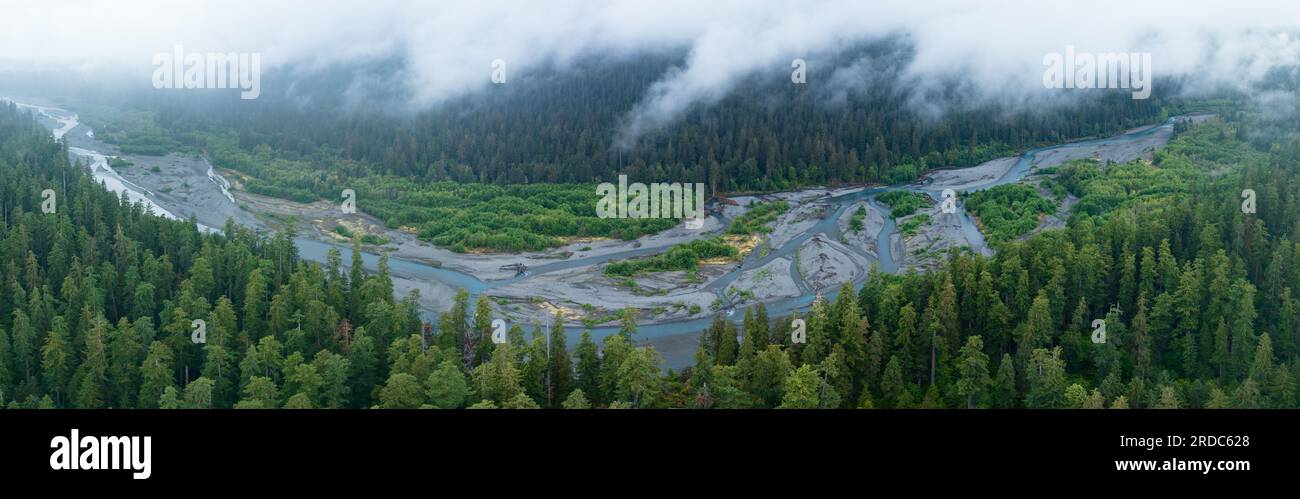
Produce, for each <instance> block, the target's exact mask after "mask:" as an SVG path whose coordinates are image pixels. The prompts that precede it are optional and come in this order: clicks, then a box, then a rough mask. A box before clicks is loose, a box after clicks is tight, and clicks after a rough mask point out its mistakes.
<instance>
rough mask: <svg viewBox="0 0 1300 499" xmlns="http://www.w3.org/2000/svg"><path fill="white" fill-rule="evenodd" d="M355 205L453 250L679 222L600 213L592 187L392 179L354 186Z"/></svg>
mask: <svg viewBox="0 0 1300 499" xmlns="http://www.w3.org/2000/svg"><path fill="white" fill-rule="evenodd" d="M355 185H356V191H357V198H358V201H357V206H358V208H359V209H361V210H363V211H365V212H366V213H369V214H372V215H375V216H377V217H379V218H382V219H384V220H386V221H387V223H388V225H390V226H393V227H398V226H414V227H416V228H417V229H418V230H419V236H420V238H421V239H424V240H427V241H431V242H433V243H434V244H437V245H439V246H443V247H446V248H449V249H451V250H453V251H458V252H462V251H466V250H470V249H489V250H500V251H516V252H517V251H541V250H545V249H547V248H551V247H556V246H562V245H564V244H565V242H566V238H602V237H613V238H619V239H635V238H637V237H640V236H642V235H645V234H653V233H657V232H660V231H663V230H665V229H668V228H670V227H672V226H674V225H677V224H679V223H681V221H680V220H676V219H670V218H600V217H598V216H596V201H597V200H598V199H599V198H600V197H599V196H597V195H596V188H595V186H591V185H576V184H562V185H552V184H519V185H507V186H499V185H491V184H458V183H454V182H439V183H436V184H430V185H426V186H424V187H420V186H417V185H415V184H413V183H411V182H410V181H407V180H401V179H397V178H392V177H369V178H366V179H364V180H362V181H359V182H357V183H356V184H355Z"/></svg>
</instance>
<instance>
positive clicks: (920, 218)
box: [898, 213, 930, 237]
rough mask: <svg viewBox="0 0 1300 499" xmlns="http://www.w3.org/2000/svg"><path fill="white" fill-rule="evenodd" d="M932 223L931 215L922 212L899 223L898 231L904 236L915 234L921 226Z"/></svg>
mask: <svg viewBox="0 0 1300 499" xmlns="http://www.w3.org/2000/svg"><path fill="white" fill-rule="evenodd" d="M929 224H930V215H928V214H926V213H922V214H920V215H917V216H914V217H911V218H908V219H907V220H904V221H903V223H901V224H898V232H899V233H900V234H902V235H904V236H908V237H911V236H915V235H916V233H917V232H918V231H920V230H921V227H925V226H926V225H929Z"/></svg>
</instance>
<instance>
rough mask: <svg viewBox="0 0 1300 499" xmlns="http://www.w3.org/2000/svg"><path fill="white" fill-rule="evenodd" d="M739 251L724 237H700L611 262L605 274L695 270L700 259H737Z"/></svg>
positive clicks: (624, 274)
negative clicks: (645, 254) (655, 251)
mask: <svg viewBox="0 0 1300 499" xmlns="http://www.w3.org/2000/svg"><path fill="white" fill-rule="evenodd" d="M739 254H740V253H739V251H737V250H736V248H733V247H731V246H730V245H728V244H727V243H726V242H724V241H723V240H722V238H718V237H714V238H709V239H698V240H695V241H691V242H689V243H683V244H679V245H677V246H673V247H672V248H671V249H669V250H668V251H666V252H664V253H661V254H658V255H655V256H652V257H648V258H636V259H630V260H623V261H618V262H611V263H610V264H609V265H606V266H605V275H609V276H617V277H631V276H634V275H636V274H639V273H642V272H668V271H673V270H686V271H692V270H695V267H696V266H697V265H698V264H699V261H700V260H709V259H714V258H727V259H735V258H736V257H738V256H739Z"/></svg>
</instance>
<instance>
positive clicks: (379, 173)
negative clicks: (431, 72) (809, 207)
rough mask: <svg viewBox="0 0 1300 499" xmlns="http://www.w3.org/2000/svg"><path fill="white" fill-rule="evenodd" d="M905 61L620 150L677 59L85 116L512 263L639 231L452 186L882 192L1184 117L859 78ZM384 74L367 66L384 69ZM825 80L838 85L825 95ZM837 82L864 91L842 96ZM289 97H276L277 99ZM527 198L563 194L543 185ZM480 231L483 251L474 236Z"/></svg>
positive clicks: (1139, 104)
mask: <svg viewBox="0 0 1300 499" xmlns="http://www.w3.org/2000/svg"><path fill="white" fill-rule="evenodd" d="M909 56H910V55H909V53H908V52H907V49H905V48H899V47H895V46H893V45H890V44H884V45H871V46H867V47H864V48H862V49H861V50H858V51H853V52H851V53H848V54H845V55H842V56H838V57H837V58H835V59H834V60H827V61H819V63H820V64H822V66H820V67H826V68H842V69H841V70H840V71H842V72H839V73H832V72H831V71H832V70H831V69H827V70H826V71H827V73H826V74H819V75H814V79H813V80H812V81H811V82H809V83H808V84H805V85H800V86H796V85H793V84H791V83H790V77H789V76H790V75H789V72H788V71H787V70H785V69H782V68H777V69H779V71H773V72H771V73H765V74H762V75H756V76H752V77H750V78H748V79H747V80H746V81H744V82H741V83H740V84H739V85H738V86H737V89H736V91H735V92H732V93H730V94H728V95H727V96H726V97H724V98H722V99H721V100H720V101H719V102H717V103H713V104H711V105H708V106H697V107H695V108H692V109H691V110H689V111H688V112H687V113H686V114H685V115H684V116H682V117H681V119H680V120H676V121H673V122H671V123H670V124H668V125H667V126H665V127H663V128H661V129H653V130H647V131H645V133H644V134H642V135H639V136H636V137H635V138H629V137H628V136H627V129H626V126H627V123H626V122H627V119H628V117H627V116H628V113H630V112H632V110H634V109H635V108H636V106H637V105H638V103H639V102H641V101H642V100H643V99H645V98H646V96H647V95H648V92H650V88H651V86H652V84H653V83H654V82H655V81H656V80H657V79H659V78H660V77H662V75H664V74H665V73H666V72H669V71H670V69H671V68H673V67H674V66H675V65H680V64H681V63H682V62H683V60H682V57H683V55H682V54H667V55H646V56H643V57H637V58H628V59H612V60H604V59H600V60H593V61H589V62H583V63H579V64H578V67H575V68H569V70H566V71H559V70H542V71H538V72H533V73H527V74H525V75H524V76H519V77H517V78H515V79H512V80H509V82H508V83H506V84H504V85H498V86H493V87H491V88H489V89H486V90H485V91H483V92H479V93H474V94H470V95H467V96H463V97H460V98H456V99H453V100H451V101H448V102H444V103H440V104H439V105H437V106H435V107H433V108H431V109H428V110H423V111H416V110H403V111H391V110H390V112H380V111H378V110H376V109H374V108H373V107H378V106H372V107H364V106H363V107H360V108H358V107H356V106H352V107H349V106H346V105H344V104H342V103H339V102H337V95H339V94H340V93H345V92H343V90H344V89H346V85H342V84H340V83H339V82H335V81H333V80H331V79H330V78H329V77H328V76H320V77H318V78H317V79H316V80H308V81H309V83H303V82H298V81H293V82H292V85H289V82H280V83H279V84H277V83H275V82H269V83H268V90H267V92H266V93H267V95H266V96H264V97H263V98H261V99H259V100H257V101H250V102H240V103H237V104H235V105H231V104H230V103H229V101H227V100H221V99H215V98H211V99H204V98H187V99H173V98H169V97H167V96H158V95H157V94H148V96H147V97H139V98H137V99H132V100H128V101H126V102H123V103H122V104H121V107H122V108H123V109H130V111H111V110H106V109H103V108H100V107H97V106H88V107H87V108H86V111H85V112H83V114H84V115H85V118H86V121H87V123H88V124H90V125H92V126H93V127H94V128H95V130H96V133H97V137H99V138H100V139H102V140H105V141H108V142H110V143H113V144H116V145H117V146H118V147H119V148H120V149H121V150H122V151H123V152H124V153H127V154H162V153H166V152H169V151H176V150H188V151H190V152H193V153H202V154H206V155H207V156H209V157H211V159H212V162H213V163H214V164H215V165H216V166H218V167H219V168H228V169H232V170H235V171H238V172H241V173H243V174H246V175H247V177H246V178H244V182H243V187H244V188H245V189H247V190H248V191H249V192H253V193H257V194H265V195H270V196H275V197H280V198H286V199H292V200H296V201H302V202H309V201H315V200H318V199H327V200H336V199H337V198H338V197H339V192H341V191H342V190H343V189H354V190H355V191H356V192H357V193H358V196H359V197H360V199H362V200H363V201H364V203H363V204H364V205H365V206H364V210H365V211H366V212H367V213H369V214H371V215H375V216H377V217H379V218H380V219H382V220H384V221H386V222H387V223H388V225H389V226H391V227H393V228H396V227H399V226H410V227H416V228H418V229H419V232H420V233H421V235H422V237H423V238H424V239H426V240H429V241H432V242H436V243H437V244H439V245H441V246H444V247H447V248H472V249H489V250H516V251H517V250H520V249H530V250H535V249H540V248H544V247H547V246H556V245H557V244H558V239H555V238H556V237H566V236H575V235H577V236H599V237H628V236H632V237H634V236H635V235H640V234H641V233H642V232H643V231H645V230H647V229H649V228H646V227H631V228H609V227H607V226H608V224H581V225H589V226H591V229H589V230H584V231H582V232H583V233H581V234H578V231H574V230H564V228H563V224H567V223H570V222H572V220H565V219H564V218H565V217H564V216H563V214H562V213H560V211H561V210H552V209H549V208H551V207H547V208H548V210H533V209H531V205H530V209H529V210H528V213H527V214H529V215H533V214H536V215H537V216H536V217H535V218H537V219H542V220H535V219H534V218H529V219H524V217H521V216H511V215H510V214H504V213H499V212H490V213H487V215H489V216H487V217H483V216H480V215H483V214H485V213H484V212H483V210H480V209H479V208H480V206H479V205H478V204H475V200H476V199H479V198H480V195H481V194H484V192H474V193H470V194H471V196H464V195H462V192H460V191H463V190H465V188H464V187H457V184H455V183H453V182H458V183H485V184H502V185H504V184H556V183H561V184H570V183H577V184H581V187H579V188H584V189H585V188H587V187H586V186H587V185H590V184H594V183H599V182H607V181H614V180H616V179H617V178H618V175H619V174H627V175H628V176H629V178H631V179H632V180H633V181H637V180H639V181H646V182H692V183H693V182H700V183H704V184H705V185H706V186H708V187H709V190H710V191H709V192H710V195H712V194H717V193H731V192H740V191H773V190H783V189H792V188H797V187H801V186H809V185H835V184H844V183H886V184H894V183H900V182H907V181H911V180H914V179H916V178H917V177H918V176H920V175H922V174H924V173H925V172H926V171H927V170H928V169H930V168H942V167H955V166H971V165H975V164H978V163H980V162H983V161H986V160H990V159H994V158H997V157H1002V156H1007V155H1011V154H1013V153H1015V152H1016V151H1020V150H1024V149H1026V148H1029V147H1032V146H1037V145H1042V144H1047V143H1059V142H1062V141H1065V140H1068V139H1074V138H1081V137H1090V136H1101V135H1107V134H1114V133H1118V132H1120V131H1123V130H1125V129H1128V128H1132V127H1136V126H1140V125H1145V124H1150V123H1155V122H1160V121H1163V120H1164V119H1165V118H1167V117H1168V116H1170V115H1172V114H1177V113H1179V112H1182V108H1183V104H1182V102H1181V100H1180V99H1177V98H1174V99H1164V98H1161V97H1159V96H1156V97H1154V98H1151V99H1147V100H1133V99H1131V98H1130V97H1129V95H1128V94H1127V93H1125V92H1109V93H1107V92H1103V93H1098V94H1094V95H1093V96H1094V97H1097V98H1095V99H1092V98H1090V99H1084V100H1081V101H1080V102H1079V103H1078V104H1077V105H1070V106H1061V107H1059V108H1054V109H1052V110H1051V112H1039V111H1040V110H1031V109H1019V110H1015V109H1013V110H1009V109H1007V108H1005V107H1003V106H1002V105H1000V104H994V103H988V104H981V103H980V101H979V100H978V99H974V98H969V97H968V96H965V95H964V94H963V91H962V89H961V88H960V87H958V86H954V88H952V89H950V92H949V94H948V95H920V94H918V93H917V92H918V91H916V90H913V89H912V88H911V87H912V85H910V84H909V83H908V82H906V81H900V80H890V79H886V78H884V77H882V76H881V75H880V74H878V71H877V72H873V71H870V70H865V69H856V68H858V67H859V66H857V65H855V64H854V63H855V61H862V60H870V61H874V62H875V63H876V64H880V65H885V66H888V67H893V65H897V64H899V63H900V62H899V61H900V60H903V59H905V58H906V57H909ZM385 68H387V67H386V66H380V67H377V68H372V69H374V70H375V71H385V70H387V71H390V72H391V71H393V69H392V68H387V69H385ZM854 71H859V73H860V74H858V73H854ZM379 74H380V75H387V74H389V73H382V72H381V73H379ZM832 74H834V75H835V76H834V78H833V79H834V81H835V82H839V83H833V82H832V81H829V80H831V79H832ZM816 78H822V80H817V79H816ZM846 80H860V81H864V82H871V83H870V85H866V86H863V87H857V86H845V85H844V84H843V81H846ZM340 85H342V88H340ZM1167 85H1168V86H1169V87H1171V88H1172V87H1176V86H1177V83H1176V82H1168V83H1167ZM290 86H291V87H292V90H293V92H292V94H293V95H292V96H289V97H286V96H284V95H280V94H277V93H276V92H275V90H274V89H276V88H280V89H283V88H285V87H290ZM1160 95H1177V92H1176V91H1173V90H1171V91H1169V92H1164V93H1162V94H1160ZM325 96H330V97H328V98H326V97H325ZM187 97H189V96H187ZM918 101H922V102H926V103H927V104H928V105H931V106H939V107H943V106H949V107H950V109H944V112H942V113H941V114H939V115H934V116H932V115H931V114H929V113H927V112H922V111H918V109H920V108H921V107H922V106H918V105H917V102H918ZM967 101H969V102H967ZM390 104H391V103H390ZM477 190H478V191H487V190H488V189H486V188H485V189H477ZM589 190H591V189H589ZM534 191H544V192H545V194H547V195H555V196H567V195H568V194H570V193H569V192H568V191H567V190H566V189H564V188H558V189H557V188H554V187H547V188H545V189H541V188H539V189H534ZM502 195H513V193H502ZM593 196H594V193H593ZM569 211H574V212H575V213H576V214H577V215H578V216H579V217H583V216H586V215H588V213H586V211H588V210H583V209H575V208H573V207H570V208H569ZM462 215H464V216H462ZM478 220H486V221H488V222H492V223H486V222H485V223H477V222H476V221H478ZM659 230H662V227H660V228H659ZM484 232H491V233H492V234H493V235H494V238H495V239H492V240H488V239H486V238H483V237H479V238H477V239H475V238H473V237H470V235H472V234H482V233H484ZM435 234H437V235H436V236H435ZM537 236H551V237H549V238H546V237H537Z"/></svg>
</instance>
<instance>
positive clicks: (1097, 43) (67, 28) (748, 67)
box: [0, 0, 1300, 142]
mask: <svg viewBox="0 0 1300 499" xmlns="http://www.w3.org/2000/svg"><path fill="white" fill-rule="evenodd" d="M1298 23H1300V4H1295V3H1288V2H1276V1H1258V0H1242V1H1234V2H1213V3H1211V2H1189V1H1160V2H1141V3H1134V2H1128V1H1110V0H1107V1H1098V2H1091V3H1088V4H1079V3H1077V2H1047V1H1041V0H1038V1H1035V0H1013V1H1005V2H987V3H985V2H980V3H975V2H968V1H960V0H878V1H869V2H868V1H841V0H813V1H806V0H805V1H777V0H748V1H740V0H717V1H712V2H699V1H698V0H659V1H655V2H645V1H642V0H549V1H546V2H517V1H500V0H485V1H475V2H437V3H431V2H422V1H397V0H371V1H367V2H355V1H333V0H326V1H314V2H274V1H259V2H240V1H229V0H226V1H215V0H198V1H193V2H157V1H142V2H107V1H91V0H85V1H70V2H49V1H47V0H10V1H8V2H5V5H4V7H2V8H0V67H10V68H14V67H17V68H27V69H31V68H37V69H48V68H51V67H58V68H62V69H70V70H74V71H79V72H85V73H88V74H95V73H98V72H105V73H117V74H123V73H124V74H139V75H141V76H140V78H139V80H140V82H141V83H142V84H147V82H148V75H149V74H150V71H151V68H150V67H149V62H150V60H151V58H152V56H153V54H154V53H157V52H160V51H167V50H170V48H171V47H173V46H174V45H177V44H181V45H184V46H185V47H186V49H187V50H192V51H220V52H232V51H233V52H260V53H261V54H262V56H263V61H264V62H263V64H264V68H263V72H264V73H265V74H268V75H269V74H270V73H272V72H274V71H276V69H277V68H280V69H285V70H287V68H293V71H294V72H297V73H311V72H313V71H321V70H326V69H329V68H334V67H339V66H340V65H348V64H357V63H365V62H367V61H376V60H400V61H402V62H403V67H402V68H401V69H400V70H398V71H394V72H392V74H391V75H388V76H385V77H384V79H376V78H375V77H374V76H373V75H358V76H357V78H356V81H355V82H354V84H353V85H351V86H350V87H348V90H349V94H348V95H347V96H346V98H347V99H360V97H358V96H357V95H358V94H364V93H370V92H376V91H378V90H379V89H381V87H387V88H385V89H384V93H387V94H389V95H400V96H403V99H405V101H406V102H405V103H406V104H407V105H409V106H412V107H414V108H415V109H427V108H430V107H433V106H437V105H439V104H441V103H443V102H445V101H448V100H451V99H457V98H460V97H463V96H465V95H468V94H471V93H473V92H477V91H480V90H482V89H485V88H487V87H488V86H489V85H490V84H491V83H490V79H489V78H490V73H491V61H493V60H494V59H503V60H505V61H506V62H507V65H508V72H507V74H508V78H510V79H509V80H508V83H507V84H510V82H518V81H521V80H520V77H521V76H526V75H528V74H529V73H530V72H532V71H536V70H539V69H547V70H562V71H563V70H568V69H570V68H572V67H574V66H575V64H574V63H575V62H578V61H580V60H583V59H585V58H595V57H609V56H626V55H635V54H637V53H643V52H662V51H665V50H677V51H680V52H681V53H683V54H686V55H685V58H684V60H683V61H682V63H681V64H679V65H678V66H676V67H674V68H672V69H670V70H669V71H666V72H665V73H664V74H663V75H661V76H660V78H659V79H658V80H657V81H656V82H654V83H653V84H652V85H651V86H650V89H649V91H648V92H647V93H646V95H644V96H643V98H642V99H641V100H640V102H638V103H637V104H636V105H635V106H634V107H633V108H631V109H628V110H626V116H625V117H624V120H623V122H624V124H625V125H624V129H623V130H622V134H621V140H622V141H623V142H629V141H634V140H635V139H636V137H638V136H640V135H641V134H643V133H646V132H648V131H652V130H654V129H658V128H661V127H663V126H665V125H668V124H671V123H672V122H673V121H674V120H676V119H678V118H679V117H680V116H681V115H682V114H683V113H684V112H686V111H687V110H688V109H690V108H692V107H693V106H701V105H702V106H707V105H709V104H712V103H715V102H717V101H718V100H720V99H722V98H724V97H725V96H727V95H728V94H729V93H730V92H731V91H733V90H734V88H735V86H736V85H738V84H740V83H741V82H742V81H744V80H745V79H746V78H748V77H751V76H754V75H756V74H764V73H767V72H771V73H772V74H774V75H780V74H784V75H788V74H789V72H790V71H791V68H790V61H791V59H793V58H796V57H798V58H805V59H808V60H809V61H810V62H809V68H808V85H809V86H810V88H820V89H821V94H822V95H825V96H827V98H828V99H830V100H832V101H834V100H836V99H840V100H842V99H843V98H844V96H845V95H846V94H847V93H848V92H852V91H855V90H862V89H865V88H868V87H869V86H871V85H874V84H878V82H880V81H881V80H880V79H879V78H878V77H877V76H876V75H875V74H874V73H875V72H879V71H890V72H892V74H891V76H892V77H893V78H895V79H897V80H898V81H901V82H905V83H906V84H907V85H909V88H911V90H913V92H912V94H913V95H914V96H920V97H918V98H917V99H916V104H917V106H918V108H920V109H921V110H923V111H925V112H927V113H942V112H943V111H944V106H945V105H946V104H945V103H943V102H942V101H935V100H932V99H928V98H926V96H928V95H934V94H936V93H941V92H943V91H945V90H946V89H950V88H951V87H952V85H954V82H956V83H955V84H956V85H957V86H958V87H959V88H961V89H962V92H963V94H964V95H966V96H967V97H968V98H969V99H968V100H969V101H970V102H972V103H981V102H982V103H1010V104H1016V105H1025V103H1032V102H1036V101H1037V100H1039V99H1044V98H1046V96H1048V95H1049V94H1048V93H1046V92H1044V89H1043V87H1042V83H1041V77H1042V72H1043V66H1042V58H1043V55H1044V54H1045V53H1047V52H1059V51H1062V50H1064V47H1065V46H1066V45H1073V46H1075V47H1076V48H1077V49H1078V50H1080V51H1090V52H1149V53H1151V54H1152V59H1153V70H1154V73H1155V76H1156V77H1157V78H1171V77H1172V78H1179V79H1180V80H1181V81H1182V82H1183V83H1184V84H1183V85H1181V88H1182V89H1183V90H1184V91H1189V92H1208V91H1212V90H1216V89H1221V88H1232V89H1238V90H1247V91H1248V90H1251V89H1252V88H1253V86H1254V85H1255V83H1257V82H1259V81H1260V80H1262V79H1265V78H1267V77H1268V76H1269V75H1270V74H1275V72H1276V71H1277V70H1278V68H1286V67H1294V66H1296V65H1297V64H1300V39H1298V38H1297V36H1296V33H1297V30H1298V29H1300V26H1297V24H1298ZM889 37H895V38H899V39H903V40H906V42H907V43H906V47H907V49H908V50H909V51H910V56H911V57H910V59H908V60H907V61H906V63H905V64H902V65H901V67H900V66H899V65H895V64H889V63H887V62H886V61H882V60H878V59H873V58H858V59H849V61H848V62H847V64H848V66H844V67H819V66H817V65H816V64H814V62H813V61H814V58H815V57H816V56H822V57H821V60H831V59H833V58H834V56H835V55H836V54H840V53H842V52H844V51H848V50H852V49H853V48H854V47H856V46H860V45H861V44H862V43H866V42H871V41H875V40H882V39H886V38H889ZM838 60H843V58H839V59H838ZM864 72H865V73H870V74H866V75H864ZM131 81H134V80H131ZM1155 91H1156V92H1157V93H1159V92H1160V88H1156V89H1155ZM1270 98H1271V99H1274V100H1276V99H1278V97H1276V96H1272V97H1270Z"/></svg>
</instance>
